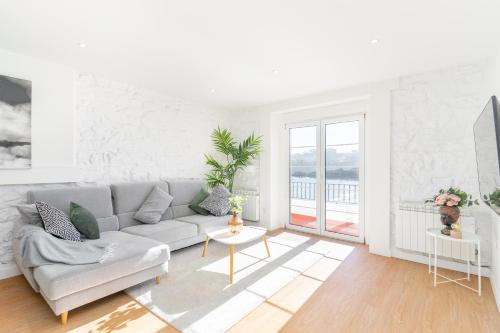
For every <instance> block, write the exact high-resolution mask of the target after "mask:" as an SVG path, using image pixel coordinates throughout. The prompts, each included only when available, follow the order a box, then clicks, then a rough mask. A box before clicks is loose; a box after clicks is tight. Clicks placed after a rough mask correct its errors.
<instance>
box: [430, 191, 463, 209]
mask: <svg viewBox="0 0 500 333" xmlns="http://www.w3.org/2000/svg"><path fill="white" fill-rule="evenodd" d="M460 201H462V199H460V197H458V196H457V195H455V194H450V193H448V192H445V193H443V194H440V195H438V196H436V198H435V199H434V204H435V205H436V206H448V207H455V206H458V204H459V203H460Z"/></svg>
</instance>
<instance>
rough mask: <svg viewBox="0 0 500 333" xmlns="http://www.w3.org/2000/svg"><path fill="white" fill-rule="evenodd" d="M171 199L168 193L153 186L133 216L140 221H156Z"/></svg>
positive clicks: (158, 220) (159, 218)
mask: <svg viewBox="0 0 500 333" xmlns="http://www.w3.org/2000/svg"><path fill="white" fill-rule="evenodd" d="M172 199H173V198H172V196H171V195H170V194H168V193H167V192H165V191H163V190H162V189H161V188H159V187H158V186H155V187H154V188H153V190H152V191H151V192H150V193H149V195H148V197H147V198H146V200H145V201H144V202H143V203H142V205H141V208H139V210H138V211H137V212H136V213H135V215H134V218H135V219H136V220H139V221H141V222H142V223H153V224H154V223H158V222H160V220H161V217H162V215H163V214H164V213H165V211H166V210H167V209H168V207H169V206H170V203H171V202H172Z"/></svg>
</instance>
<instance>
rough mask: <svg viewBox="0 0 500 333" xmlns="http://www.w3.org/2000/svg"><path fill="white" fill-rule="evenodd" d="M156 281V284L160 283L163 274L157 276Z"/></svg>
mask: <svg viewBox="0 0 500 333" xmlns="http://www.w3.org/2000/svg"><path fill="white" fill-rule="evenodd" d="M155 281H156V284H160V281H161V276H159V275H158V276H157V277H155Z"/></svg>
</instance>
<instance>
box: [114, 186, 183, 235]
mask: <svg viewBox="0 0 500 333" xmlns="http://www.w3.org/2000/svg"><path fill="white" fill-rule="evenodd" d="M155 186H158V187H159V188H160V189H162V190H163V191H165V192H167V193H170V192H169V187H168V184H167V183H165V182H163V181H154V182H151V181H150V182H129V183H116V184H111V186H110V187H111V193H112V197H113V208H114V212H115V214H116V215H117V216H118V219H119V220H120V228H125V227H128V226H129V225H122V219H121V218H120V215H121V214H126V213H131V212H134V213H135V212H137V211H138V210H139V208H141V205H142V204H143V202H144V201H145V200H146V198H147V197H148V195H149V194H150V193H151V191H152V190H153V188H154V187H155ZM172 218H173V213H172V208H170V207H169V208H168V209H167V210H166V211H165V213H163V215H162V217H161V220H170V219H172ZM129 222H130V225H136V224H140V222H138V221H136V222H134V221H129Z"/></svg>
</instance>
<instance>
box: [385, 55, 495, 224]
mask: <svg viewBox="0 0 500 333" xmlns="http://www.w3.org/2000/svg"><path fill="white" fill-rule="evenodd" d="M489 65H490V64H489V63H488V62H480V63H475V64H471V65H464V66H456V67H452V68H448V69H443V70H438V71H433V72H427V73H423V74H419V75H411V76H406V77H402V78H401V79H400V89H398V90H396V91H393V93H392V117H391V119H392V126H391V135H392V139H391V143H392V145H391V198H392V202H391V207H392V208H391V211H392V220H393V221H394V218H395V212H396V209H397V208H398V203H399V202H400V201H405V200H410V201H422V200H423V199H424V198H429V197H431V196H432V195H433V194H434V193H436V192H437V190H438V189H439V188H442V187H447V186H450V185H454V186H459V187H461V188H462V189H463V190H464V191H466V192H470V193H471V194H473V195H474V196H476V197H479V186H478V180H477V171H476V157H475V156H476V155H475V148H474V136H473V129H472V125H473V123H474V121H475V119H476V118H477V116H478V115H479V114H480V113H481V111H482V110H483V108H484V106H485V105H486V102H487V100H488V98H489V95H488V71H489ZM393 226H394V225H393ZM392 230H394V227H393V228H392Z"/></svg>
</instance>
